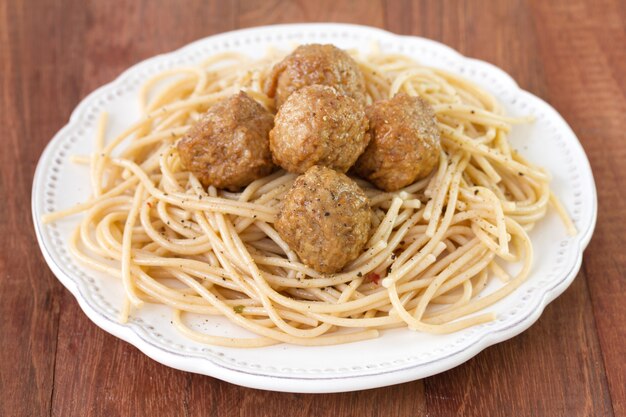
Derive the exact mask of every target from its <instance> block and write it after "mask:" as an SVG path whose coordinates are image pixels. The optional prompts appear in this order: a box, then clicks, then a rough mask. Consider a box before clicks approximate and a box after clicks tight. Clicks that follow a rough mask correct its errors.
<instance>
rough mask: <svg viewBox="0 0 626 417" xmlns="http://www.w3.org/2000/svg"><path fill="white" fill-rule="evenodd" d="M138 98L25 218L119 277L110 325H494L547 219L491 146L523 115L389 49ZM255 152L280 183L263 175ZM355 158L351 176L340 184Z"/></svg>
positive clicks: (176, 76)
mask: <svg viewBox="0 0 626 417" xmlns="http://www.w3.org/2000/svg"><path fill="white" fill-rule="evenodd" d="M315 84H324V85H325V86H319V85H318V86H315ZM266 85H269V86H270V88H269V90H268V92H267V94H266V90H265V89H264V86H266ZM240 91H244V92H245V93H240ZM274 96H275V99H276V106H275V105H274V104H275V103H274V99H273V97H274ZM139 98H140V103H142V109H141V110H142V111H141V114H140V115H137V118H136V122H135V123H134V124H132V125H130V126H128V127H127V129H126V130H125V131H123V132H122V133H118V134H116V135H115V136H113V137H112V138H106V136H107V134H105V133H107V132H106V129H105V127H106V126H105V123H104V121H105V120H106V119H105V118H103V119H102V122H101V124H100V129H99V131H98V134H97V138H96V142H95V143H96V144H95V149H94V152H93V155H92V156H90V157H88V158H84V157H82V158H81V157H79V158H78V159H77V160H78V161H79V162H86V163H88V164H89V178H90V181H91V184H92V195H91V197H88V196H87V195H86V196H85V199H86V201H85V202H84V203H81V204H78V205H76V206H72V207H71V208H68V209H67V210H63V211H60V212H55V213H48V214H46V215H45V216H44V218H43V220H44V221H46V222H52V221H58V220H61V219H62V218H64V217H66V216H70V215H73V214H78V213H82V214H83V216H82V218H81V219H80V222H79V224H78V225H77V227H76V229H75V232H74V234H73V235H72V237H71V239H70V242H69V251H70V252H71V253H72V255H73V256H74V257H75V258H76V259H78V260H79V261H80V262H82V263H84V264H85V265H87V266H88V267H89V268H91V269H95V270H98V271H101V272H104V273H105V274H107V275H110V276H115V277H119V278H120V279H121V282H122V285H123V288H124V294H125V296H124V298H123V299H120V300H119V307H120V320H121V321H125V320H127V319H128V317H129V316H133V315H135V314H139V315H140V314H142V313H141V307H142V305H143V304H144V303H159V304H163V305H166V306H168V307H170V308H171V310H172V323H173V325H174V326H176V328H177V329H178V330H180V332H181V333H182V334H183V335H185V336H187V337H189V338H192V339H194V340H197V341H200V342H202V343H208V344H212V345H221V346H234V347H259V346H267V345H271V344H275V343H282V342H284V343H292V344H299V345H329V344H337V343H347V342H354V341H358V340H364V339H369V338H373V337H377V336H378V335H379V332H380V331H383V330H386V329H391V328H408V329H411V330H415V331H419V332H428V333H449V332H454V331H457V330H459V329H463V328H466V327H469V326H473V325H477V324H480V323H484V322H487V321H490V320H493V319H494V318H495V317H494V315H493V314H492V313H491V312H490V311H489V309H488V307H489V306H490V305H492V304H493V303H495V302H497V301H498V300H500V299H502V298H503V297H506V296H507V295H508V294H510V293H511V292H513V291H514V290H515V289H516V288H517V287H518V286H519V285H520V284H521V283H522V282H524V280H525V279H526V277H527V276H528V274H529V271H530V268H531V267H532V264H533V247H532V242H531V241H530V239H529V236H528V234H527V232H528V230H530V229H531V228H532V227H533V226H534V225H535V224H536V223H537V222H539V221H540V220H541V219H542V217H543V216H544V215H545V213H546V211H547V210H548V208H549V206H550V203H552V204H553V205H554V207H556V208H557V209H558V211H559V213H560V214H563V213H564V212H563V210H562V208H560V206H559V204H558V202H557V201H556V199H555V198H554V197H552V196H551V192H550V187H549V181H550V176H549V174H548V173H547V172H546V171H545V170H543V169H541V168H538V167H536V166H535V165H533V164H532V163H531V162H528V161H526V160H525V159H524V158H523V157H522V156H521V155H520V154H519V153H518V152H516V151H515V150H513V149H512V147H511V145H510V144H509V142H508V139H507V135H508V134H509V133H510V131H511V130H512V129H514V128H515V127H514V125H515V124H517V123H526V122H529V119H528V118H514V117H510V116H507V115H505V114H504V111H503V108H502V106H501V105H500V104H499V103H498V102H497V100H496V99H495V98H494V97H493V96H491V95H490V94H489V93H488V92H487V91H485V90H484V89H482V88H480V87H479V86H476V85H474V84H473V83H471V82H469V81H468V80H465V79H463V78H461V77H459V76H456V75H453V74H450V73H448V72H445V71H442V70H440V69H437V68H430V67H427V66H424V65H421V64H418V63H416V62H415V61H413V60H412V59H411V58H409V57H406V56H402V55H399V54H384V53H381V52H380V51H374V52H371V53H363V52H360V53H359V52H355V51H352V52H351V53H350V54H348V52H345V51H341V50H340V49H338V48H336V47H334V46H331V45H303V46H300V47H298V48H296V50H295V51H294V52H292V53H291V54H289V55H287V56H286V57H285V54H284V53H280V52H273V53H271V54H270V55H268V56H266V57H263V58H261V59H258V60H256V59H251V58H248V57H246V56H242V55H239V54H236V53H234V52H229V53H225V54H220V55H215V56H212V57H209V58H208V59H206V61H204V62H202V63H199V64H198V65H197V66H194V67H183V68H179V69H174V70H169V71H166V72H164V73H162V74H158V75H156V76H155V77H154V78H153V79H150V80H147V81H146V85H145V86H144V87H143V88H142V90H141V91H140V96H139ZM363 103H370V104H371V107H370V108H369V110H368V113H369V117H370V118H371V128H370V130H369V133H368V134H366V133H365V132H366V130H367V129H368V123H367V121H366V117H364V110H363V107H362V105H363ZM276 108H277V109H278V114H277V115H276V117H275V126H274V128H273V130H272V131H271V133H269V132H270V129H272V125H273V122H274V121H273V118H274V117H273V116H274V114H273V112H274V111H275V109H276ZM113 117H115V115H114V116H113ZM325 117H326V119H324V118H325ZM433 117H434V119H433ZM268 134H269V135H270V136H271V137H272V138H271V140H270V139H268ZM368 135H372V136H373V138H372V139H371V144H370V145H369V146H370V147H369V148H367V149H366V145H367V140H368V139H367V136H368ZM105 138H106V140H105ZM268 142H270V143H271V146H270V143H268ZM364 150H365V152H364V154H363V155H361V153H362V152H363V151H364ZM271 153H272V154H273V155H270V154H271ZM272 156H273V158H274V159H275V160H276V161H277V162H278V163H279V164H280V165H282V166H283V167H285V168H286V169H287V170H290V171H294V172H295V173H290V172H287V171H285V170H275V171H272V163H271V157H272ZM359 156H360V159H359V160H358V161H357V158H359ZM354 161H357V163H356V166H355V168H354V170H352V171H348V173H349V174H348V175H349V176H350V175H352V173H353V172H354V171H356V172H357V173H358V174H360V175H361V176H362V177H359V176H357V175H352V176H350V177H348V176H346V175H344V174H342V173H341V171H346V170H347V169H348V167H349V166H350V165H351V164H352V163H353V162H354ZM314 165H315V166H314ZM318 165H328V167H323V166H318ZM333 168H334V170H333ZM296 173H304V174H303V175H301V176H299V177H298V175H297V174H296ZM368 180H369V181H368ZM240 187H242V188H240ZM564 220H565V222H566V224H567V225H568V227H569V229H570V230H573V225H572V223H571V221H570V220H569V219H568V218H567V216H564ZM106 283H107V284H106V285H115V283H114V282H113V281H106ZM213 317H225V318H226V319H228V320H229V321H230V322H231V323H232V324H234V325H236V326H238V327H239V328H241V329H245V330H246V331H248V332H249V336H250V337H234V336H233V333H228V334H224V333H219V329H217V327H215V328H213V327H211V323H212V322H213V321H212V318H213ZM199 320H201V321H202V323H207V324H208V326H209V328H213V329H214V331H215V332H217V334H211V331H207V330H206V327H205V328H204V331H201V329H199V328H198V327H197V326H196V324H197V323H198V321H199Z"/></svg>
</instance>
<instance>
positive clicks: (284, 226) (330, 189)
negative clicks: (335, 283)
mask: <svg viewBox="0 0 626 417" xmlns="http://www.w3.org/2000/svg"><path fill="white" fill-rule="evenodd" d="M370 221H371V210H370V203H369V200H368V199H367V196H366V195H365V193H364V192H363V190H361V188H359V186H358V185H357V184H356V183H355V182H354V181H353V180H351V179H350V178H348V177H347V176H346V175H344V174H341V173H338V172H336V171H334V170H332V169H330V168H326V167H320V166H314V167H311V168H309V170H308V171H307V172H306V173H304V174H303V175H300V176H299V177H298V178H296V180H295V182H294V183H293V186H292V187H291V189H290V190H289V191H288V192H287V194H286V195H285V198H284V200H283V206H282V209H281V211H280V213H279V214H278V219H277V220H276V223H275V224H274V227H275V228H276V231H277V232H278V234H279V235H280V236H281V237H282V238H283V240H284V241H285V242H287V244H288V245H289V247H290V248H291V249H293V250H294V251H295V252H296V253H297V254H298V256H299V257H300V259H301V260H302V262H304V263H305V264H307V265H309V266H310V267H311V268H313V269H315V270H316V271H318V272H321V273H325V274H332V273H335V272H337V271H339V270H341V269H342V268H343V267H344V266H345V265H346V264H347V263H348V262H350V261H353V260H354V259H356V258H357V257H358V256H359V254H361V252H362V251H363V247H364V246H365V243H366V242H367V240H368V237H369V231H370Z"/></svg>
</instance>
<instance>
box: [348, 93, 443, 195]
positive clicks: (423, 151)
mask: <svg viewBox="0 0 626 417" xmlns="http://www.w3.org/2000/svg"><path fill="white" fill-rule="evenodd" d="M366 112H367V116H368V118H369V121H370V130H369V134H370V135H371V137H372V138H371V141H370V143H369V145H368V146H367V148H366V149H365V152H363V154H362V155H361V156H360V157H359V159H358V161H357V162H356V164H355V166H354V168H355V172H356V173H357V174H358V175H360V176H362V177H364V178H367V179H368V180H369V181H371V182H372V183H373V184H375V185H376V186H377V187H378V188H382V189H383V190H386V191H395V190H398V189H400V188H402V187H405V186H407V185H409V184H412V183H413V182H415V181H417V180H419V179H421V178H424V177H426V176H427V175H428V174H429V173H430V172H431V171H432V170H433V168H434V167H435V166H436V165H437V162H438V161H439V153H440V150H441V145H440V144H439V128H438V127H437V121H436V120H435V113H434V111H433V109H432V107H431V106H430V105H429V104H428V103H427V102H425V101H424V100H422V99H421V98H419V97H413V96H409V95H406V94H403V93H401V94H397V95H396V96H394V97H393V98H392V99H390V100H381V101H377V102H376V103H374V104H372V105H371V106H369V107H368V108H367V111H366Z"/></svg>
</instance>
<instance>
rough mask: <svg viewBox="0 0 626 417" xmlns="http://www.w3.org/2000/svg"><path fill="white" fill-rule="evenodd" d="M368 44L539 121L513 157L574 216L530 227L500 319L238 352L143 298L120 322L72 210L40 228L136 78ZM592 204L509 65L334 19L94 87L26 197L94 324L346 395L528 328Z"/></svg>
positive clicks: (579, 166)
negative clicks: (79, 251) (463, 81)
mask: <svg viewBox="0 0 626 417" xmlns="http://www.w3.org/2000/svg"><path fill="white" fill-rule="evenodd" d="M373 41H376V42H378V43H379V44H380V46H381V49H382V50H383V51H384V52H399V53H402V54H406V55H409V56H412V57H414V58H415V59H417V60H419V61H420V62H422V63H424V64H427V65H431V66H435V67H440V68H443V69H446V70H448V71H450V72H453V73H456V74H460V75H462V76H465V77H467V78H469V79H470V80H472V81H474V82H476V83H477V84H479V85H481V86H482V87H483V88H485V89H487V90H489V91H490V92H492V93H493V94H494V95H495V96H496V97H497V98H498V99H499V100H500V102H502V103H503V104H504V106H505V108H506V111H507V112H508V113H509V114H511V115H528V114H532V115H534V116H535V117H536V122H535V123H534V124H532V125H527V126H516V127H515V128H514V129H513V132H512V135H511V138H510V139H511V141H512V143H513V144H514V147H516V148H517V149H519V151H520V152H521V153H522V154H524V155H525V156H527V157H528V158H529V159H530V160H531V161H533V162H534V163H536V164H539V165H541V166H544V167H547V168H548V169H549V170H550V172H551V173H552V174H553V176H554V180H553V182H552V187H553V190H554V192H555V193H556V194H557V196H558V197H559V198H560V199H561V201H562V202H563V203H564V205H565V207H566V208H567V210H568V211H569V213H570V214H571V216H572V217H573V220H574V223H575V224H576V227H577V228H578V230H579V233H578V235H576V236H575V237H568V236H567V234H566V233H565V229H564V227H563V225H562V224H561V222H560V220H559V219H558V217H557V216H556V214H555V213H554V212H553V211H550V213H549V215H548V216H547V217H546V218H545V219H544V220H542V221H541V222H540V223H539V224H538V225H537V227H536V228H535V230H533V231H532V233H531V238H532V241H533V245H534V248H535V251H536V259H535V263H534V265H533V269H532V273H531V276H530V277H529V279H528V280H527V281H526V282H525V283H524V284H523V285H522V286H521V287H520V288H519V289H517V290H516V291H515V292H514V293H513V294H511V295H510V296H508V297H506V298H505V299H503V300H501V301H500V302H498V303H497V304H495V305H494V306H493V307H491V308H490V309H489V310H490V311H494V312H496V313H497V317H498V318H497V320H496V321H494V322H491V323H487V324H483V325H480V326H476V327H472V328H469V329H466V330H463V331H460V332H457V333H454V334H450V335H442V336H436V335H429V334H422V333H416V332H411V331H408V330H393V331H387V332H384V333H383V334H382V336H381V337H380V338H378V339H375V340H368V341H364V342H359V343H353V344H347V345H341V346H329V347H299V346H291V345H278V346H271V347H266V348H259V349H249V350H245V349H233V348H221V347H212V346H206V345H202V344H199V343H195V342H192V341H190V340H187V339H186V338H184V337H182V336H181V335H180V334H178V333H177V332H176V330H175V329H174V328H173V326H172V325H171V324H170V320H171V318H170V311H169V309H168V308H165V307H163V306H154V305H148V306H147V307H146V308H144V309H142V310H140V311H139V312H136V313H134V315H133V316H132V318H131V320H130V322H129V323H127V324H120V323H118V321H117V320H116V317H117V314H118V311H119V309H120V305H121V302H120V300H121V299H122V285H121V282H120V281H118V280H117V279H114V278H111V277H107V276H104V275H102V274H98V273H95V272H93V271H91V270H89V269H86V268H85V267H83V266H82V265H79V264H78V263H76V262H75V261H74V259H72V257H71V256H70V255H69V253H68V251H67V241H68V237H69V234H70V232H71V230H72V229H73V228H74V227H75V225H76V223H77V222H78V218H79V216H74V217H71V218H68V219H65V220H63V221H59V222H57V223H56V224H53V225H48V226H46V225H43V224H42V222H41V215H42V214H44V213H46V212H51V211H54V210H58V209H61V208H65V207H69V206H72V205H73V204H75V203H77V202H79V201H82V200H84V199H85V196H87V195H88V194H89V192H90V187H89V180H88V175H86V169H85V168H84V167H81V166H76V165H75V164H72V163H71V162H70V160H69V157H70V155H72V154H87V153H89V152H90V149H91V147H92V143H93V137H94V134H95V130H96V124H97V117H98V115H99V114H100V112H102V111H107V112H108V113H109V120H110V126H109V129H108V131H107V134H108V137H111V136H112V135H115V134H116V133H118V132H120V131H121V130H123V129H124V128H125V127H126V126H128V125H129V124H130V123H131V122H132V121H133V120H136V119H137V117H138V115H139V105H138V100H137V92H138V89H139V86H140V85H141V83H142V82H143V81H144V80H146V79H147V78H149V77H150V76H151V75H153V74H156V73H157V72H160V71H163V70H165V69H168V68H174V67H177V66H181V65H186V64H193V63H196V62H199V61H201V60H203V59H204V58H206V57H208V56H211V55H213V54H215V53H218V52H223V51H233V50H236V51H241V52H244V53H247V54H249V55H251V56H259V55H261V54H263V52H264V50H265V47H267V46H270V45H271V46H277V47H281V48H283V49H287V48H290V47H293V45H294V44H295V43H310V42H319V43H329V42H332V43H334V44H336V45H337V46H339V47H343V48H363V49H366V48H369V45H371V43H372V42H373ZM596 207H597V201H596V191H595V185H594V182H593V176H592V173H591V169H590V167H589V162H588V161H587V158H586V156H585V153H584V151H583V149H582V147H581V145H580V143H579V142H578V140H577V138H576V136H575V135H574V133H573V132H572V130H571V129H570V128H569V126H568V125H567V124H566V122H565V121H564V120H563V119H562V118H561V116H560V115H559V114H558V113H557V112H556V111H555V110H554V109H553V108H552V107H550V106H549V105H548V104H546V103H545V102H544V101H542V100H541V99H539V98H537V97H535V96H533V95H532V94H529V93H527V92H525V91H522V90H520V89H519V87H518V86H517V84H516V83H515V81H513V79H511V77H509V76H508V75H507V74H506V73H504V72H503V71H501V70H500V69H498V68H496V67H494V66H493V65H490V64H487V63H485V62H482V61H477V60H474V59H469V58H465V57H463V56H461V55H459V54H458V53H457V52H455V51H454V50H452V49H450V48H448V47H446V46H444V45H442V44H439V43H437V42H433V41H430V40H427V39H421V38H416V37H404V36H397V35H393V34H391V33H389V32H385V31H382V30H378V29H372V28H369V27H363V26H353V25H343V24H297V25H282V26H268V27H260V28H253V29H245V30H240V31H236V32H229V33H225V34H221V35H217V36H212V37H210V38H206V39H202V40H200V41H197V42H194V43H192V44H190V45H188V46H186V47H184V48H182V49H179V50H177V51H174V52H171V53H169V54H165V55H159V56H156V57H154V58H151V59H148V60H146V61H144V62H141V63H139V64H137V65H135V66H133V67H132V68H130V69H129V70H127V71H126V72H124V73H123V74H122V75H121V76H120V77H119V78H117V79H116V80H115V81H113V82H112V83H110V84H107V85H105V86H104V87H101V88H99V89H98V90H96V91H94V92H93V93H92V94H90V95H89V96H88V97H87V98H86V99H85V100H83V101H82V102H81V103H80V104H79V105H78V107H77V108H76V110H74V112H73V113H72V116H71V118H70V121H69V123H68V124H67V125H66V126H65V127H64V128H63V129H61V130H60V131H59V133H57V134H56V135H55V137H54V138H53V140H52V141H51V142H50V144H49V145H48V147H47V148H46V150H45V151H44V153H43V155H42V156H41V159H40V161H39V165H38V166H37V172H36V174H35V179H34V183H33V194H32V210H33V217H34V221H35V229H36V232H37V238H38V240H39V244H40V246H41V250H42V252H43V254H44V257H45V258H46V261H47V262H48V265H49V266H50V268H51V269H52V271H53V272H54V273H55V275H56V276H57V277H58V278H59V280H60V281H61V282H62V283H63V285H65V286H66V287H67V288H68V289H69V290H70V291H71V292H72V294H74V296H75V297H76V299H77V300H78V303H79V304H80V306H81V308H82V309H83V311H84V312H85V314H87V316H88V317H89V318H90V319H91V320H93V321H94V322H95V323H96V324H97V325H98V326H100V327H102V328H103V329H104V330H106V331H107V332H109V333H111V334H113V335H115V336H117V337H119V338H121V339H123V340H126V341H127V342H129V343H131V344H133V345H134V346H136V347H137V348H139V349H140V350H141V351H143V352H144V353H145V354H146V355H148V356H150V357H151V358H153V359H155V360H157V361H159V362H161V363H163V364H165V365H167V366H171V367H174V368H177V369H182V370H185V371H190V372H197V373H201V374H206V375H210V376H213V377H216V378H220V379H223V380H225V381H229V382H232V383H235V384H239V385H244V386H248V387H254V388H262V389H267V390H275V391H291V392H337V391H352V390H360V389H365V388H373V387H380V386H385V385H391V384H397V383H401V382H405V381H411V380H415V379H419V378H423V377H427V376H429V375H433V374H436V373H438V372H442V371H445V370H447V369H450V368H452V367H454V366H456V365H459V364H460V363H463V362H465V361H466V360H468V359H469V358H471V357H472V356H474V355H476V354H477V353H478V352H480V351H481V350H483V349H484V348H486V347H487V346H490V345H493V344H494V343H498V342H501V341H503V340H506V339H509V338H511V337H513V336H515V335H517V334H518V333H520V332H522V331H523V330H525V329H527V328H528V327H529V326H530V325H531V324H532V323H533V322H535V321H536V320H537V318H539V315H540V314H541V312H542V311H543V309H544V308H545V306H546V305H547V304H548V303H549V302H550V301H552V300H553V299H554V298H556V297H557V296H558V295H559V294H561V293H562V292H563V291H564V290H565V289H566V288H567V287H568V286H569V284H570V283H571V282H572V280H573V279H574V277H575V276H576V273H577V272H578V270H579V268H580V264H581V261H582V253H583V249H584V248H585V246H586V245H587V243H588V242H589V239H590V238H591V234H592V232H593V228H594V225H595V220H596ZM198 326H200V328H202V329H205V330H207V331H212V332H218V333H220V332H221V333H222V334H231V335H235V334H240V333H241V331H240V330H237V329H234V328H233V327H231V326H230V325H229V324H228V323H227V322H225V321H224V320H222V319H216V320H215V321H211V322H209V323H207V322H205V321H201V322H200V323H199V324H198Z"/></svg>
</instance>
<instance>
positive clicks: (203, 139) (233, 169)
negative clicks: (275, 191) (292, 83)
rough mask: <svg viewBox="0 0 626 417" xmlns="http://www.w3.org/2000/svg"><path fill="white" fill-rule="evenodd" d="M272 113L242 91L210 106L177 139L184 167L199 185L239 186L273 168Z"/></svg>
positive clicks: (232, 188)
mask: <svg viewBox="0 0 626 417" xmlns="http://www.w3.org/2000/svg"><path fill="white" fill-rule="evenodd" d="M273 125H274V116H273V115H272V114H271V113H270V112H269V111H267V110H266V109H265V108H264V107H263V106H261V105H260V104H259V103H257V102H256V101H254V100H253V99H252V98H250V96H248V95H247V94H246V93H244V92H243V91H240V92H239V93H236V94H234V95H232V96H230V97H228V98H226V99H224V100H222V101H220V102H218V103H216V104H215V105H214V106H212V107H211V108H210V109H209V110H208V111H207V112H206V113H204V115H203V116H202V117H201V119H200V120H199V121H197V122H196V123H195V124H194V125H193V126H192V127H191V128H190V129H189V131H188V132H187V133H186V134H185V136H184V137H183V139H182V140H181V141H180V142H178V154H179V156H180V160H181V162H182V164H183V166H184V167H185V168H187V169H188V170H189V171H191V172H193V174H194V175H195V176H196V177H197V178H198V179H199V180H200V182H201V183H202V185H204V186H209V185H213V186H215V187H217V188H225V189H229V190H234V191H236V190H238V189H240V188H241V187H244V186H246V185H248V184H250V183H251V182H252V181H254V180H256V179H259V178H262V177H264V176H266V175H268V174H269V173H271V172H272V170H273V169H274V164H273V163H272V155H271V153H270V148H269V141H268V134H269V132H270V130H271V129H272V126H273Z"/></svg>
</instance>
